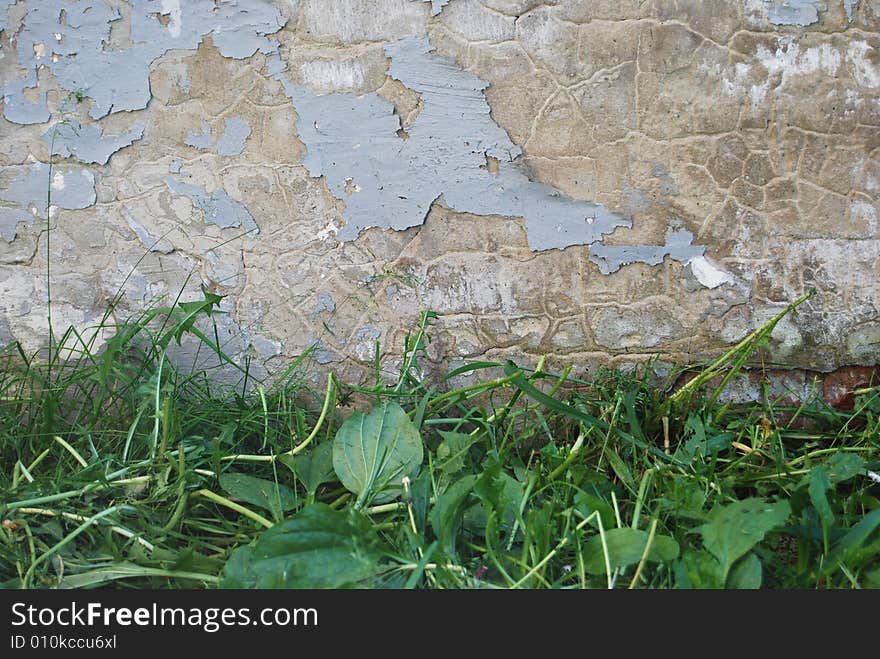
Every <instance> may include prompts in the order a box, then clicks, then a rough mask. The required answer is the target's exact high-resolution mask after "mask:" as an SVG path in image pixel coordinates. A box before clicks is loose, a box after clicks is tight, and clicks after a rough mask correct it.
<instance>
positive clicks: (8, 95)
mask: <svg viewBox="0 0 880 659" xmlns="http://www.w3.org/2000/svg"><path fill="white" fill-rule="evenodd" d="M36 86H37V73H36V71H31V72H30V75H29V76H28V77H27V78H25V79H20V80H10V81H9V82H7V83H6V84H5V85H4V86H3V116H4V117H6V118H7V119H8V120H9V121H11V122H12V123H15V124H22V125H28V124H43V123H46V122H47V121H49V117H50V116H51V114H50V113H49V105H48V103H47V102H46V92H40V94H39V96H40V100H39V101H37V102H36V103H33V102H31V101H29V100H28V99H27V98H26V97H25V95H24V90H25V89H34V88H35V87H36Z"/></svg>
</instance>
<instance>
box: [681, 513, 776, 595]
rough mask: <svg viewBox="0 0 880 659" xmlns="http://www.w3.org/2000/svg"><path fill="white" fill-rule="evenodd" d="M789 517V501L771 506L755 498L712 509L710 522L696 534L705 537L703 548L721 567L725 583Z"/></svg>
mask: <svg viewBox="0 0 880 659" xmlns="http://www.w3.org/2000/svg"><path fill="white" fill-rule="evenodd" d="M790 514H791V506H790V505H789V503H788V501H777V502H775V503H771V502H768V501H765V500H763V499H756V498H752V499H744V500H742V501H735V502H733V503H731V504H728V505H726V506H720V507H717V508H715V509H713V510H712V511H711V512H710V513H709V516H708V522H707V523H706V524H703V525H702V526H699V527H698V528H697V531H699V533H700V535H702V536H703V545H704V546H705V547H706V549H707V550H708V551H709V553H711V554H712V555H713V556H714V557H715V558H716V559H718V562H719V563H720V564H721V576H722V581H723V582H726V581H727V575H728V573H729V572H730V568H731V567H732V566H733V564H734V563H735V562H736V560H737V559H739V558H740V557H742V556H744V555H745V554H746V553H747V552H749V551H750V550H751V549H752V547H754V546H755V545H757V544H758V543H759V542H761V540H763V539H764V535H766V534H767V533H768V532H769V531H772V530H773V529H775V528H776V527H778V526H780V525H782V524H784V523H785V520H786V519H788V516H789V515H790Z"/></svg>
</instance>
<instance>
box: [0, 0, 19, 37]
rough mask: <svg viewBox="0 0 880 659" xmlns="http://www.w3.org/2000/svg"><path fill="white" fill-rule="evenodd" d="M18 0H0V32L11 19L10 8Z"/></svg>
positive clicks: (0, 32)
mask: <svg viewBox="0 0 880 659" xmlns="http://www.w3.org/2000/svg"><path fill="white" fill-rule="evenodd" d="M15 1H16V0H0V34H2V32H3V30H5V29H6V25H7V23H6V21H7V20H8V19H9V16H8V12H9V8H10V7H11V6H12V5H14V4H15Z"/></svg>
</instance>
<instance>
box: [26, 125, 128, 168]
mask: <svg viewBox="0 0 880 659" xmlns="http://www.w3.org/2000/svg"><path fill="white" fill-rule="evenodd" d="M143 136H144V124H143V123H140V122H138V123H136V124H134V125H133V126H132V127H131V128H129V129H128V130H127V131H125V132H124V133H122V134H121V135H104V131H103V129H102V128H101V127H100V126H97V125H95V124H90V125H87V126H83V125H81V124H80V123H79V122H78V121H65V122H61V123H57V124H55V125H54V126H52V128H50V129H49V130H47V131H46V132H45V133H43V141H44V142H45V143H46V146H47V147H49V150H50V151H51V155H57V156H62V157H64V158H68V157H70V156H73V157H74V158H76V159H77V160H79V161H80V162H89V163H96V164H99V165H106V164H107V162H108V161H109V160H110V156H112V155H113V154H114V153H116V152H117V151H119V150H120V149H123V148H125V147H127V146H130V145H131V144H133V143H134V142H136V141H137V140H139V139H141V138H142V137H143Z"/></svg>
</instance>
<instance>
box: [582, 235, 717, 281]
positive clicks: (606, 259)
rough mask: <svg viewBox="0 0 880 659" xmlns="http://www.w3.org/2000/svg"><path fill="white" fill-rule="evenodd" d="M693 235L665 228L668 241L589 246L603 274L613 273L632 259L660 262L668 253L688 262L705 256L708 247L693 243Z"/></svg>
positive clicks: (592, 256)
mask: <svg viewBox="0 0 880 659" xmlns="http://www.w3.org/2000/svg"><path fill="white" fill-rule="evenodd" d="M693 239H694V235H693V234H692V233H691V232H690V231H685V230H681V231H674V230H670V231H667V232H666V244H665V245H660V246H653V245H604V244H601V243H596V244H594V245H591V246H590V260H591V261H592V262H593V263H595V264H596V265H598V266H599V271H600V272H601V273H602V274H603V275H610V274H611V273H612V272H617V271H618V270H620V268H621V266H624V265H627V264H629V263H647V264H648V265H659V264H660V263H662V262H663V258H664V257H666V256H668V257H669V258H671V259H673V260H675V261H681V262H682V263H688V262H689V261H690V260H691V259H693V258H695V257H698V256H702V255H703V252H705V251H706V248H705V247H700V246H698V245H693V244H692V241H693Z"/></svg>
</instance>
